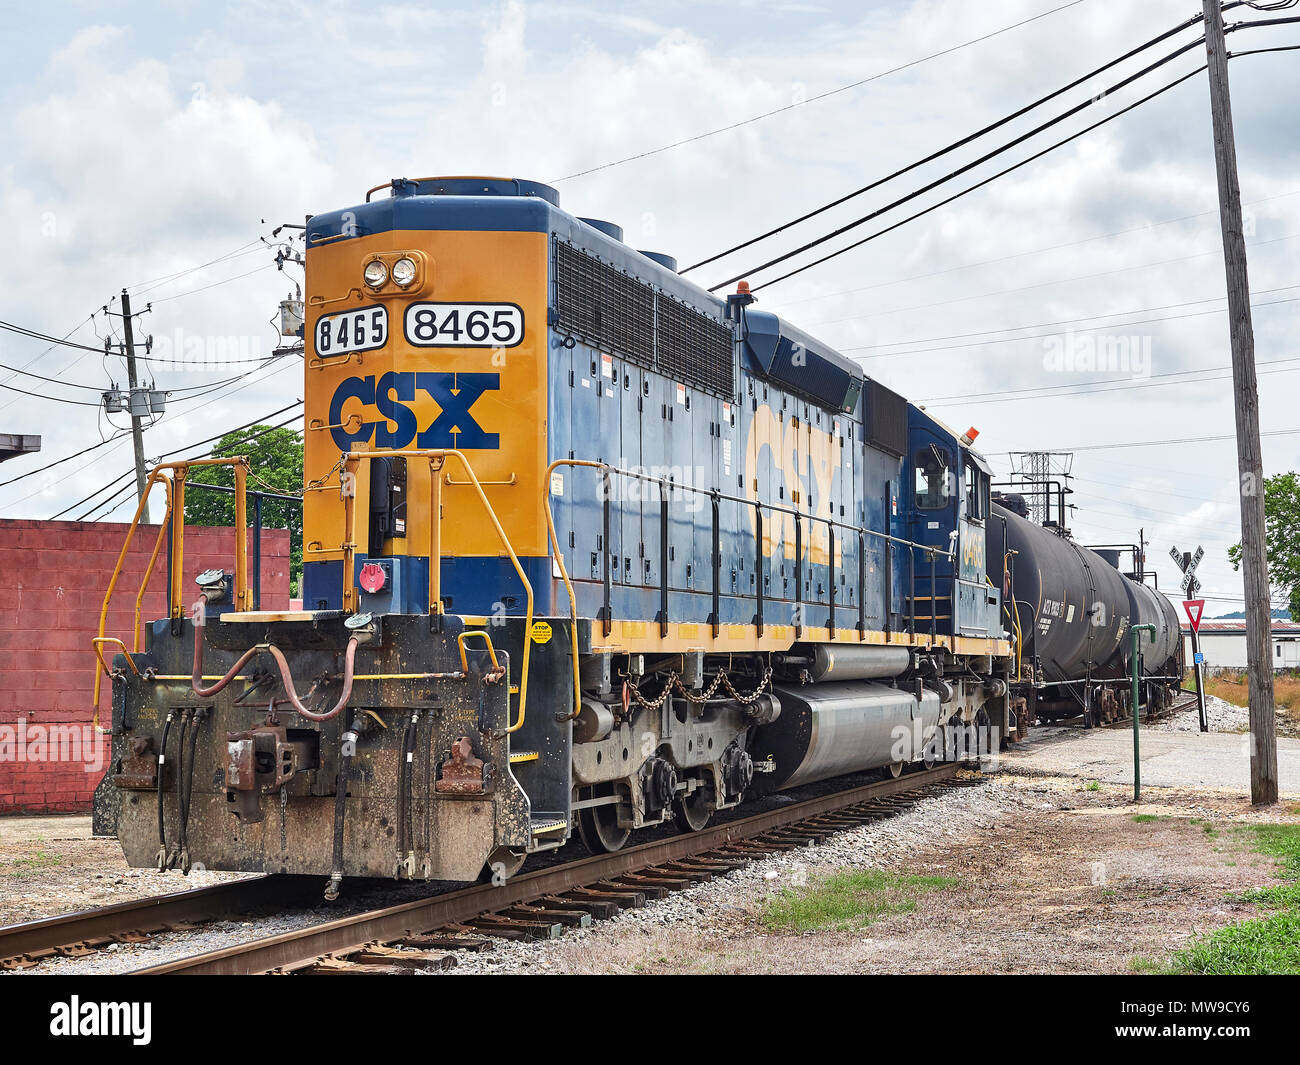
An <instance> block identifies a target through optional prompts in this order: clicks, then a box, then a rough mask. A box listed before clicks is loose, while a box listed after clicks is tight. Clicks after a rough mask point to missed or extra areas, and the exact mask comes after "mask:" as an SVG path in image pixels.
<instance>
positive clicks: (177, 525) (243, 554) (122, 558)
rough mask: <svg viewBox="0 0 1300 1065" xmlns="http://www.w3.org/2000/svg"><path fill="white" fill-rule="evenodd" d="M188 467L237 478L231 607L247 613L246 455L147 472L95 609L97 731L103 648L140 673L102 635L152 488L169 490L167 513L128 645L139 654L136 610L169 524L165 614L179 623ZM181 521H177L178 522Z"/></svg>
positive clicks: (167, 465)
mask: <svg viewBox="0 0 1300 1065" xmlns="http://www.w3.org/2000/svg"><path fill="white" fill-rule="evenodd" d="M191 466H233V467H234V473H235V603H236V605H237V606H238V607H239V609H246V608H247V605H248V600H249V596H250V594H251V592H250V590H249V587H248V535H247V528H246V521H245V515H246V509H245V499H244V490H245V488H246V485H247V474H248V458H247V456H244V455H237V456H235V457H232V458H225V459H192V460H190V461H188V462H162V463H159V464H158V465H157V466H155V467H154V468H153V469H152V470H150V471H149V476H148V477H147V478H146V479H145V485H144V492H143V493H142V494H141V496H140V502H139V503H138V504H137V506H136V508H135V514H134V515H133V516H132V518H131V524H130V526H129V527H128V528H127V531H126V539H125V540H124V541H123V543H122V550H121V551H120V552H119V553H118V556H117V563H116V564H115V565H114V566H113V573H112V575H111V576H110V577H109V579H108V589H107V590H106V591H105V592H104V602H103V605H102V606H101V607H100V609H99V628H98V630H97V631H96V633H95V636H94V638H93V639H92V640H91V647H92V648H93V649H94V651H95V658H96V660H97V666H98V667H102V669H101V668H96V670H95V689H94V700H95V701H94V714H93V716H92V718H91V724H92V727H94V728H96V729H98V728H99V699H100V694H101V692H102V690H103V688H102V683H103V678H104V676H105V674H110V673H111V672H112V671H111V670H110V669H109V667H108V663H106V662H105V661H104V654H103V650H102V648H101V646H100V645H101V644H104V643H116V644H118V645H119V646H120V647H121V648H122V654H123V655H125V656H126V660H127V664H128V665H129V666H130V667H131V670H132V671H133V672H134V673H135V674H136V675H137V676H138V675H139V672H140V671H139V670H138V669H137V668H136V665H135V662H134V661H132V659H131V655H130V654H128V653H127V650H126V644H125V643H124V642H123V641H121V640H118V639H117V638H116V637H110V636H105V635H104V629H105V627H106V626H107V624H108V607H109V604H110V603H111V602H112V599H113V592H114V591H115V590H116V589H117V582H118V579H119V578H120V577H121V576H122V567H123V565H125V563H126V556H127V552H128V551H130V549H131V541H132V540H133V539H134V538H135V531H136V529H137V528H139V526H140V518H141V516H142V515H143V514H144V508H145V503H146V502H147V500H148V498H149V492H150V490H151V489H152V488H153V486H154V485H155V484H158V483H160V482H161V483H163V484H165V485H166V486H167V510H166V513H165V514H164V516H163V522H162V527H161V528H160V529H159V530H158V539H157V540H156V541H155V542H154V549H153V554H152V555H151V556H150V558H149V565H148V567H147V568H146V570H145V574H144V579H143V581H142V582H141V585H140V591H139V592H138V593H137V594H136V600H135V620H134V622H133V624H132V636H131V640H132V643H133V645H134V646H135V652H132V653H138V652H139V649H140V635H141V633H140V609H141V603H142V602H143V599H144V593H145V590H146V588H147V587H148V584H149V578H150V577H152V576H153V571H154V566H155V565H156V563H157V561H158V554H159V551H160V549H161V547H162V541H163V537H164V535H165V533H166V530H167V526H168V524H169V523H173V528H172V545H171V566H172V582H171V584H172V587H171V598H170V601H169V602H168V604H167V608H168V614H169V616H170V617H173V618H179V617H182V616H183V615H184V605H183V601H182V592H181V574H182V573H183V572H184V569H183V564H184V558H185V555H184V541H185V475H186V473H187V472H188V471H189V469H190V467H191ZM166 470H171V471H172V473H173V476H172V478H171V479H170V480H169V479H168V478H167V477H165V476H164V471H166ZM178 519H179V520H178Z"/></svg>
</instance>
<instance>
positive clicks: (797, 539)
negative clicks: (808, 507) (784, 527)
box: [794, 509, 803, 636]
mask: <svg viewBox="0 0 1300 1065" xmlns="http://www.w3.org/2000/svg"><path fill="white" fill-rule="evenodd" d="M794 634H795V635H796V636H802V635H803V522H802V521H800V520H799V511H798V510H797V509H796V510H795V512H794Z"/></svg>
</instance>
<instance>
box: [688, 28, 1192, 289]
mask: <svg viewBox="0 0 1300 1065" xmlns="http://www.w3.org/2000/svg"><path fill="white" fill-rule="evenodd" d="M1198 43H1199V42H1198ZM1204 69H1205V64H1201V65H1200V66H1199V67H1197V68H1196V69H1195V70H1192V71H1189V72H1188V73H1186V74H1184V75H1183V76H1182V77H1180V78H1178V79H1176V80H1174V81H1171V82H1170V83H1169V84H1167V85H1163V86H1161V87H1160V88H1159V89H1156V90H1155V92H1151V93H1148V94H1147V95H1146V96H1143V97H1142V98H1141V99H1138V100H1135V101H1134V102H1133V103H1131V104H1129V105H1128V106H1126V107H1122V108H1120V110H1118V111H1116V112H1115V113H1114V114H1111V115H1107V116H1106V117H1105V118H1103V119H1100V120H1099V121H1097V122H1094V123H1092V125H1090V126H1085V127H1084V128H1083V129H1081V130H1079V131H1078V132H1077V133H1072V134H1070V136H1068V137H1064V138H1062V139H1061V140H1059V141H1056V142H1054V143H1052V144H1049V145H1048V146H1047V147H1046V148H1043V149H1042V150H1041V151H1037V152H1035V153H1034V154H1033V155H1031V156H1029V157H1028V158H1026V159H1022V160H1021V161H1020V162H1018V163H1014V164H1012V165H1011V166H1009V167H1006V168H1005V169H1003V170H999V171H998V172H997V173H995V174H992V175H990V176H989V177H986V178H984V179H983V180H981V181H978V182H976V183H975V184H974V185H971V186H969V187H968V188H965V189H962V190H960V191H959V192H956V193H954V194H953V195H951V196H948V197H946V198H944V199H942V200H940V201H939V202H938V203H935V204H932V205H930V206H929V207H926V208H924V209H923V210H920V211H917V212H916V213H914V214H911V215H908V216H907V217H906V218H904V219H902V220H901V221H899V222H895V223H893V224H892V225H890V226H886V227H885V228H884V229H881V230H877V231H876V232H875V233H871V234H869V235H868V236H866V237H863V238H861V239H860V240H856V241H854V242H853V243H852V244H848V245H845V246H844V247H843V248H839V249H838V250H836V251H833V252H830V253H828V254H826V255H823V256H821V257H820V258H818V259H814V260H813V261H812V262H810V263H805V264H804V265H803V266H800V267H796V268H795V269H793V270H790V271H787V272H786V273H784V274H781V275H780V276H779V277H775V278H772V279H771V280H770V281H764V282H763V283H762V284H761V285H755V286H753V288H752V289H751V291H753V292H757V291H758V290H759V289H763V288H767V287H769V286H771V285H775V284H777V283H778V282H781V281H785V280H788V279H789V278H792V277H794V276H795V275H796V274H801V273H803V272H804V271H805V270H811V269H812V268H813V267H814V266H820V265H821V264H822V263H825V262H829V261H830V260H831V259H834V258H836V257H838V256H840V255H843V254H844V253H845V252H849V251H852V250H853V249H855V248H860V247H862V245H864V244H867V243H869V242H871V241H873V240H875V239H876V238H878V237H883V236H884V235H885V234H887V233H892V232H893V231H894V230H895V229H899V228H900V227H902V226H904V225H906V224H907V223H908V222H914V221H915V220H916V219H918V218H921V217H923V216H925V215H927V214H930V213H931V212H932V211H937V210H938V209H939V208H940V207H946V206H947V205H948V204H950V203H952V202H954V201H955V200H959V199H961V198H962V197H963V196H968V195H969V194H970V193H972V192H975V191H976V190H978V189H982V188H983V187H984V186H985V185H989V184H992V183H993V182H994V181H996V180H997V179H998V178H1000V177H1005V176H1006V175H1007V174H1010V173H1012V172H1014V171H1016V170H1019V169H1020V168H1021V167H1024V166H1028V165H1029V164H1030V163H1032V162H1036V161H1037V160H1039V159H1041V158H1042V157H1043V156H1045V155H1048V154H1050V153H1051V152H1054V151H1056V149H1058V148H1062V147H1064V146H1065V145H1067V144H1069V143H1070V142H1071V141H1075V140H1078V139H1079V138H1080V137H1082V136H1084V135H1086V134H1088V133H1091V132H1092V131H1093V130H1095V129H1099V128H1100V127H1102V126H1104V125H1106V124H1107V123H1108V122H1113V121H1115V119H1117V118H1120V117H1122V116H1123V115H1126V114H1127V113H1128V112H1129V111H1132V110H1134V109H1135V108H1138V107H1141V106H1142V105H1143V104H1145V103H1149V102H1150V101H1152V100H1154V99H1155V98H1156V97H1157V96H1160V95H1162V94H1164V93H1166V92H1168V91H1169V90H1170V89H1174V88H1177V87H1178V86H1179V85H1181V84H1182V83H1183V82H1185V81H1187V80H1188V79H1190V78H1193V77H1195V76H1196V75H1197V74H1199V73H1201V71H1203V70H1204ZM1049 125H1050V123H1049ZM1021 139H1022V140H1023V139H1024V138H1021ZM1014 143H1019V141H1016V142H1014ZM1008 147H1010V145H1008ZM955 173H956V172H954V174H950V175H948V176H947V177H945V178H942V179H940V181H938V182H934V183H932V184H931V185H929V186H927V188H933V187H935V186H936V185H938V184H942V183H943V182H944V181H947V180H949V179H950V178H951V177H953V176H955ZM909 198H910V197H909ZM900 202H903V201H900ZM891 206H893V205H891ZM887 209H888V208H883V209H882V210H887ZM878 214H880V211H876V212H873V213H872V214H871V215H868V216H866V218H874V217H876V215H878ZM864 220H866V219H859V220H858V222H860V221H864ZM858 222H854V223H852V224H850V225H848V226H843V227H841V228H840V229H839V230H837V231H836V233H842V232H844V231H845V230H846V229H851V228H853V226H854V225H857V224H858ZM834 235H836V234H835V233H832V234H830V236H834ZM825 239H829V238H822V239H821V240H818V241H814V242H810V243H809V244H805V245H804V246H803V247H802V248H798V249H795V251H792V252H789V253H788V254H786V255H781V256H777V257H776V258H775V259H770V260H768V261H767V262H766V263H764V264H763V265H761V266H758V267H755V268H754V270H764V269H767V268H768V267H771V266H775V265H777V264H778V263H781V262H784V261H785V260H787V259H789V258H791V257H792V256H794V255H797V254H798V253H799V252H800V251H803V250H805V249H807V248H810V247H814V246H815V245H816V244H819V243H822V242H823V240H825ZM754 270H747V271H744V272H742V273H739V274H737V275H736V276H735V277H732V278H729V279H728V280H726V281H722V282H719V283H718V284H716V285H711V286H710V287H709V291H710V292H716V291H717V290H718V289H720V288H724V287H726V286H727V285H729V284H731V283H732V282H734V281H738V280H741V279H743V278H744V277H745V276H746V275H747V274H749V273H753V272H754Z"/></svg>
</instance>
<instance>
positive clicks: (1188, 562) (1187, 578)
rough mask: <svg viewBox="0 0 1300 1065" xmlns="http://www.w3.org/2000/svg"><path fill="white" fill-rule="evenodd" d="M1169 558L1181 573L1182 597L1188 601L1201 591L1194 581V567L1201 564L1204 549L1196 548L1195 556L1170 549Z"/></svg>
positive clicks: (1197, 582) (1198, 583)
mask: <svg viewBox="0 0 1300 1065" xmlns="http://www.w3.org/2000/svg"><path fill="white" fill-rule="evenodd" d="M1169 557H1170V558H1172V559H1173V560H1174V564H1175V565H1176V566H1177V567H1178V568H1179V569H1180V570H1182V571H1183V595H1184V596H1186V597H1187V598H1189V599H1190V598H1191V597H1193V596H1194V595H1196V593H1197V592H1199V591H1200V590H1201V582H1200V581H1199V580H1197V579H1196V567H1197V566H1199V565H1200V564H1201V559H1203V558H1204V557H1205V548H1203V547H1198V548H1197V549H1196V554H1194V555H1191V554H1185V553H1184V552H1182V551H1179V550H1178V548H1176V547H1171V548H1170V549H1169Z"/></svg>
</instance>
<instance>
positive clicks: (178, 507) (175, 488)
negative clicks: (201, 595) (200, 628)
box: [167, 467, 189, 620]
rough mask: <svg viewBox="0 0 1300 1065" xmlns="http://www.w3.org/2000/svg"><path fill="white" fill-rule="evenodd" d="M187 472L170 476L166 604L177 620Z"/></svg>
mask: <svg viewBox="0 0 1300 1065" xmlns="http://www.w3.org/2000/svg"><path fill="white" fill-rule="evenodd" d="M188 472H189V471H188V470H186V469H185V468H184V467H182V468H181V469H178V470H177V471H176V472H175V473H174V474H173V475H172V543H171V548H172V557H171V573H172V588H171V591H172V601H171V602H170V603H168V604H167V613H168V616H169V617H171V618H173V619H177V620H179V619H180V618H183V617H184V616H185V603H184V601H183V597H184V594H185V593H184V592H183V591H182V588H181V585H182V583H183V582H184V580H185V476H186V474H187V473H188Z"/></svg>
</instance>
